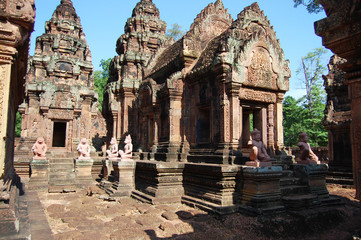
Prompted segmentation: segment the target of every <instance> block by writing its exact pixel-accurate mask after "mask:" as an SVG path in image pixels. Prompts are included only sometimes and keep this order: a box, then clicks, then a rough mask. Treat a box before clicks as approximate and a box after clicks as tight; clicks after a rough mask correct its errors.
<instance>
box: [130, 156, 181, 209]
mask: <svg viewBox="0 0 361 240" xmlns="http://www.w3.org/2000/svg"><path fill="white" fill-rule="evenodd" d="M183 169H184V163H179V162H158V161H137V162H136V170H135V189H136V190H135V191H133V193H132V195H131V196H132V197H134V198H136V199H138V200H140V201H143V202H149V203H151V204H163V203H180V202H181V197H182V195H183V193H184V190H183Z"/></svg>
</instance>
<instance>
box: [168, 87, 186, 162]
mask: <svg viewBox="0 0 361 240" xmlns="http://www.w3.org/2000/svg"><path fill="white" fill-rule="evenodd" d="M169 101H170V103H169V146H168V154H167V162H174V161H177V160H178V150H179V149H180V144H181V141H182V139H181V117H182V92H181V91H177V90H175V89H172V90H171V89H169Z"/></svg>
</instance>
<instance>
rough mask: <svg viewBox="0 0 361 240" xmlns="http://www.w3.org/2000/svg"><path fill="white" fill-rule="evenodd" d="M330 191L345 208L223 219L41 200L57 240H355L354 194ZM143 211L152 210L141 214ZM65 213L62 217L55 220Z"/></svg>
mask: <svg viewBox="0 0 361 240" xmlns="http://www.w3.org/2000/svg"><path fill="white" fill-rule="evenodd" d="M330 191H331V192H333V193H336V194H339V196H341V197H343V199H344V201H345V203H346V205H345V206H341V207H340V206H338V207H329V208H323V209H320V210H315V209H310V210H303V211H292V212H289V213H282V214H278V215H271V216H265V215H264V216H258V217H250V216H247V215H243V214H240V213H235V214H229V215H225V216H223V217H221V218H216V217H214V216H213V215H208V214H206V213H205V212H203V211H201V210H198V209H193V208H189V207H187V206H185V205H181V204H175V205H173V204H172V205H158V206H154V205H149V204H140V203H139V202H137V201H135V200H133V199H129V198H124V199H120V200H119V202H106V201H103V200H100V199H98V198H97V196H93V197H87V196H85V195H83V194H80V193H70V194H48V193H39V197H40V200H41V203H42V208H40V210H41V209H45V210H44V211H45V214H46V215H47V219H48V222H49V225H50V227H51V230H52V232H53V237H54V239H192V240H193V239H194V240H196V239H197V240H198V239H220V240H221V239H290V240H296V239H306V240H311V239H335V238H336V239H352V236H357V235H356V230H358V229H359V221H358V220H359V217H360V213H359V211H358V210H357V208H358V204H359V202H358V201H355V199H354V194H355V190H349V189H340V188H334V189H331V190H330ZM78 202H79V203H78ZM77 203H78V204H77ZM141 207H144V208H145V207H146V208H148V209H149V210H148V211H146V212H140V211H138V208H141ZM61 210H64V211H63V215H62V216H60V215H54V214H55V213H60V211H61ZM125 210H127V211H125ZM157 210H158V211H157ZM165 212H167V214H169V215H171V213H173V214H172V215H174V214H176V215H178V216H191V217H186V218H179V219H173V218H172V219H173V220H167V219H166V218H163V217H162V215H164V214H163V213H165ZM152 219H154V221H152ZM99 235H100V236H101V237H99Z"/></svg>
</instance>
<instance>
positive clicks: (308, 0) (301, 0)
mask: <svg viewBox="0 0 361 240" xmlns="http://www.w3.org/2000/svg"><path fill="white" fill-rule="evenodd" d="M293 2H294V3H295V5H294V7H298V6H299V5H303V6H306V9H307V11H308V12H309V13H319V12H321V11H322V10H323V7H322V5H321V4H320V0H293Z"/></svg>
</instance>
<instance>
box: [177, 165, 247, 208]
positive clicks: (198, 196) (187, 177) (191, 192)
mask: <svg viewBox="0 0 361 240" xmlns="http://www.w3.org/2000/svg"><path fill="white" fill-rule="evenodd" d="M239 170H240V167H239V166H236V165H218V164H195V163H186V164H185V167H184V180H183V182H184V196H183V197H182V202H183V203H185V204H188V205H191V206H196V207H198V208H201V209H204V210H207V211H211V212H216V213H218V214H226V213H231V212H234V211H236V209H237V202H238V200H239V196H238V193H237V192H236V177H237V174H238V173H239Z"/></svg>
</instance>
